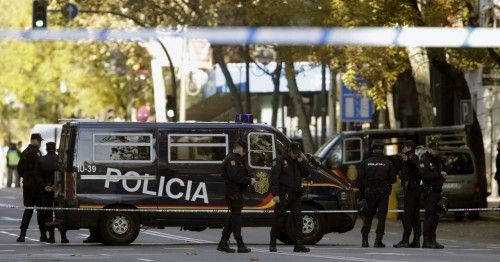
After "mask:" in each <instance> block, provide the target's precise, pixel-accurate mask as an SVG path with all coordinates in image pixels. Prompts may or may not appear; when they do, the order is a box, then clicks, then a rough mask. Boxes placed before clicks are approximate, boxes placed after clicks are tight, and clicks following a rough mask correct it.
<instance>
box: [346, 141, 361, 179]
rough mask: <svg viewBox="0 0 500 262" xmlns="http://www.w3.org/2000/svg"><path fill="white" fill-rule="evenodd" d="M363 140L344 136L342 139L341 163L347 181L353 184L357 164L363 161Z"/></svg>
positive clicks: (356, 174)
mask: <svg viewBox="0 0 500 262" xmlns="http://www.w3.org/2000/svg"><path fill="white" fill-rule="evenodd" d="M363 152H364V151H363V140H362V139H361V138H360V137H346V138H344V140H343V141H342V164H343V167H344V170H345V174H346V176H347V178H348V180H349V182H351V183H353V184H354V185H355V183H356V181H357V179H358V168H357V167H358V164H359V163H361V161H363Z"/></svg>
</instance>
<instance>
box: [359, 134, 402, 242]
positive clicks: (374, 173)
mask: <svg viewBox="0 0 500 262" xmlns="http://www.w3.org/2000/svg"><path fill="white" fill-rule="evenodd" d="M395 182H396V174H395V171H394V167H393V164H392V163H391V161H389V160H388V159H387V158H386V157H385V156H384V144H383V143H381V142H378V141H375V142H374V143H373V144H372V155H371V156H370V157H369V158H367V159H365V160H364V161H363V162H362V163H361V165H360V167H359V176H358V188H359V191H360V197H361V199H366V202H367V204H368V210H367V212H366V215H365V216H364V219H363V228H362V229H361V234H362V237H363V241H362V246H363V247H368V246H369V245H368V234H369V233H370V228H371V226H372V220H373V217H374V216H375V214H377V219H378V225H377V231H376V232H377V238H376V239H375V244H374V247H385V245H384V243H382V237H383V236H384V231H385V218H386V216H387V208H388V204H389V195H390V193H391V187H392V184H393V183H395Z"/></svg>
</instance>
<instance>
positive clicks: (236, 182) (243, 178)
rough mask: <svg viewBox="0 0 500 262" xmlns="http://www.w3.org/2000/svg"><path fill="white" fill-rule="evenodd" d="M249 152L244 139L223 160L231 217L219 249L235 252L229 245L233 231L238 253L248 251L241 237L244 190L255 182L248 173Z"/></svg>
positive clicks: (223, 175) (223, 174) (225, 227)
mask: <svg viewBox="0 0 500 262" xmlns="http://www.w3.org/2000/svg"><path fill="white" fill-rule="evenodd" d="M246 153H247V144H246V143H245V141H243V140H238V141H236V143H235V146H234V148H233V152H231V153H229V154H228V155H227V156H226V158H225V159H224V161H223V162H222V177H223V178H224V181H225V184H226V202H227V205H228V206H229V211H230V213H229V217H228V219H227V223H226V225H225V226H224V229H223V230H222V236H221V239H220V242H219V245H218V246H217V250H219V251H223V252H228V253H233V252H234V251H235V250H234V249H232V248H230V247H229V237H230V236H231V233H233V236H234V239H235V240H236V243H237V245H238V253H248V252H250V251H251V250H250V248H247V247H246V246H245V244H244V243H243V238H242V237H241V223H242V219H241V210H242V209H243V192H244V191H245V189H246V188H247V187H248V186H249V185H250V184H252V185H253V184H255V179H254V178H251V177H250V176H249V175H248V171H247V168H246V166H245V162H246V161H245V158H244V156H245V155H246Z"/></svg>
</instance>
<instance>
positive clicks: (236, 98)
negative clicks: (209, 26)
mask: <svg viewBox="0 0 500 262" xmlns="http://www.w3.org/2000/svg"><path fill="white" fill-rule="evenodd" d="M213 51H214V59H215V62H216V63H217V64H219V66H220V69H221V70H222V73H223V74H224V77H225V78H226V84H227V87H228V88H229V92H230V94H231V96H232V98H233V106H234V109H235V110H236V113H239V114H241V113H243V112H244V111H243V104H242V103H241V97H240V91H239V90H238V88H237V87H236V85H235V84H234V82H233V78H232V77H231V74H230V73H229V70H228V69H227V64H226V61H225V60H224V55H223V53H222V46H213Z"/></svg>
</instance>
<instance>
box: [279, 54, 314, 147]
mask: <svg viewBox="0 0 500 262" xmlns="http://www.w3.org/2000/svg"><path fill="white" fill-rule="evenodd" d="M285 70H286V79H287V81H288V89H289V90H290V97H291V98H292V101H293V105H294V108H295V113H296V114H297V116H298V118H299V128H300V129H301V130H302V139H303V141H302V143H303V144H304V152H306V153H313V152H314V143H313V139H312V135H311V130H310V129H309V117H308V116H307V114H306V109H305V107H304V104H303V103H302V96H301V95H300V93H299V88H298V87H297V81H296V79H295V68H294V66H293V61H290V60H286V62H285Z"/></svg>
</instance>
